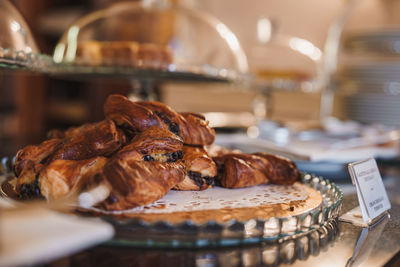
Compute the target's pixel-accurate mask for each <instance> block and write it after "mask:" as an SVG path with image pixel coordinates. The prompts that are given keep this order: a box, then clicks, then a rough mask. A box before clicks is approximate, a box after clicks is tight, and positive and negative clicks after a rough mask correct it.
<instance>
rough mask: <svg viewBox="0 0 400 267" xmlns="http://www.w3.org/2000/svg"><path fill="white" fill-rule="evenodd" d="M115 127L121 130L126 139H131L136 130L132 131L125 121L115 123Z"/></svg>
mask: <svg viewBox="0 0 400 267" xmlns="http://www.w3.org/2000/svg"><path fill="white" fill-rule="evenodd" d="M117 127H118V128H120V129H121V130H122V132H123V133H124V134H125V136H126V138H127V140H128V141H130V140H132V138H133V137H134V136H135V135H136V132H135V131H133V130H132V128H131V127H130V126H129V125H128V124H126V123H123V124H121V125H117Z"/></svg>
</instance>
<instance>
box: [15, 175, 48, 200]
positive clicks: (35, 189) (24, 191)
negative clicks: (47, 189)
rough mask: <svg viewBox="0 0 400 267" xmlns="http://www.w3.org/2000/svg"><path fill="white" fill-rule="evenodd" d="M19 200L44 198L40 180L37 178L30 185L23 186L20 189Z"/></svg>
mask: <svg viewBox="0 0 400 267" xmlns="http://www.w3.org/2000/svg"><path fill="white" fill-rule="evenodd" d="M19 198H20V199H22V200H29V199H38V198H43V196H42V194H41V193H40V187H39V179H38V177H36V179H35V181H33V182H32V183H30V184H22V185H21V186H20V187H19Z"/></svg>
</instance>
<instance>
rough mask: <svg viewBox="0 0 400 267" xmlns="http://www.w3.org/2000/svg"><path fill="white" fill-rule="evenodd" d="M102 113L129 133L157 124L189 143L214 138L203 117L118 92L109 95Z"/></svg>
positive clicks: (207, 143)
mask: <svg viewBox="0 0 400 267" xmlns="http://www.w3.org/2000/svg"><path fill="white" fill-rule="evenodd" d="M104 114H105V115H106V117H107V118H109V119H111V120H113V121H114V122H115V123H116V124H117V125H118V126H120V127H121V128H123V129H124V130H125V132H128V134H129V133H130V135H134V134H135V133H138V132H142V131H144V130H145V129H147V128H148V127H151V126H159V127H161V128H164V129H168V130H170V131H171V132H172V133H174V134H177V135H179V136H180V137H182V139H183V142H184V143H185V144H189V145H209V144H212V142H214V139H215V131H214V129H212V128H211V127H210V126H209V125H208V121H206V120H205V118H204V117H203V116H201V115H199V114H194V113H182V114H179V113H177V112H175V111H174V110H172V109H171V108H170V107H168V106H167V105H165V104H162V103H159V102H152V101H138V102H132V101H130V100H129V99H128V98H126V97H124V96H121V95H110V96H109V97H108V98H107V100H106V103H105V104H104Z"/></svg>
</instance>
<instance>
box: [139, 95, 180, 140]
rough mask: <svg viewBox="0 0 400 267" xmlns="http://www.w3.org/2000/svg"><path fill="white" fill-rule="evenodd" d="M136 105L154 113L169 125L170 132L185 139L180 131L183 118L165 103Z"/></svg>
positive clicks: (152, 102)
mask: <svg viewBox="0 0 400 267" xmlns="http://www.w3.org/2000/svg"><path fill="white" fill-rule="evenodd" d="M135 104H137V105H140V106H143V107H145V108H148V109H149V110H151V111H153V113H154V114H155V115H156V116H157V117H159V118H160V119H161V120H162V122H164V124H165V125H167V127H168V130H170V131H171V132H172V133H174V134H176V135H179V136H181V137H183V136H182V133H181V130H180V123H181V116H180V115H179V114H178V113H177V112H175V111H174V110H173V109H172V108H170V107H169V106H167V105H165V104H163V103H160V102H154V101H137V102H135Z"/></svg>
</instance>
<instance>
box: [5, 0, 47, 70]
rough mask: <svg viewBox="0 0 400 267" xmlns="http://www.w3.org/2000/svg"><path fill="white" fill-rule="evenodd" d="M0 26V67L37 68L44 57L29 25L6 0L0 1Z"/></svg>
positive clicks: (44, 59) (43, 60)
mask: <svg viewBox="0 0 400 267" xmlns="http://www.w3.org/2000/svg"><path fill="white" fill-rule="evenodd" d="M0 28H1V35H0V66H1V67H4V68H11V69H12V68H31V69H33V68H36V69H39V68H40V66H41V65H42V64H43V63H44V62H45V61H46V57H45V56H42V55H40V52H39V49H38V47H37V45H36V42H35V40H34V38H33V36H32V33H31V31H30V29H29V26H28V25H27V23H26V22H25V20H24V18H23V17H22V15H21V14H20V13H19V12H18V10H17V9H16V8H15V7H14V6H13V5H12V4H11V3H10V2H9V1H8V0H1V1H0ZM46 62H47V61H46Z"/></svg>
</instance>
